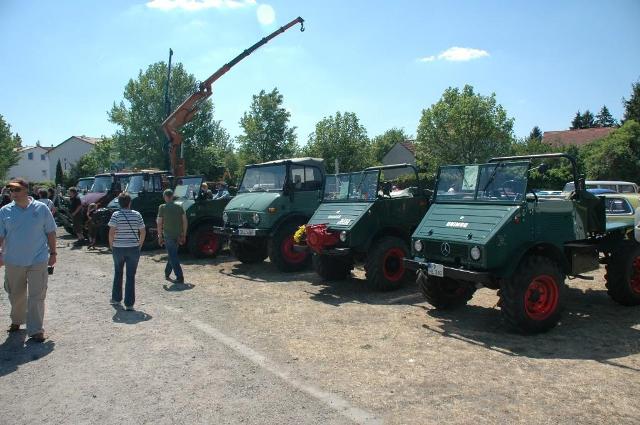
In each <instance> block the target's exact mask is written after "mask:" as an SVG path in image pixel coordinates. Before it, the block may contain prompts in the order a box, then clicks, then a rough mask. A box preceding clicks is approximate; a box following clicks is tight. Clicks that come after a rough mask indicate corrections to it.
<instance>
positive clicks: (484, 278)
mask: <svg viewBox="0 0 640 425" xmlns="http://www.w3.org/2000/svg"><path fill="white" fill-rule="evenodd" d="M434 265H437V266H440V264H436V263H430V262H428V261H426V260H412V259H409V258H405V259H404V266H405V267H406V268H407V269H409V270H414V271H418V270H422V271H424V272H426V273H427V274H429V275H433V272H431V271H430V270H433V267H432V266H434ZM442 275H443V276H442V277H448V278H451V279H456V280H464V281H466V282H474V283H481V284H483V285H486V284H491V283H493V281H494V279H493V275H492V274H491V273H488V272H476V271H473V270H466V269H461V268H458V267H448V266H444V265H442Z"/></svg>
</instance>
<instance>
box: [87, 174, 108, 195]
mask: <svg viewBox="0 0 640 425" xmlns="http://www.w3.org/2000/svg"><path fill="white" fill-rule="evenodd" d="M109 189H111V176H100V177H96V178H95V179H94V180H93V185H92V186H91V190H90V191H89V192H92V193H107V192H108V191H109Z"/></svg>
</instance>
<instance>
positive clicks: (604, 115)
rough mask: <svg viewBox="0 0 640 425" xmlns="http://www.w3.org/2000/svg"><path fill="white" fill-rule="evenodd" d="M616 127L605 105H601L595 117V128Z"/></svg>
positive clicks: (614, 120) (616, 123)
mask: <svg viewBox="0 0 640 425" xmlns="http://www.w3.org/2000/svg"><path fill="white" fill-rule="evenodd" d="M617 125H618V122H617V121H616V119H615V118H613V116H612V115H611V112H609V108H607V106H606V105H602V108H600V112H598V115H596V121H595V126H596V127H615V126H617Z"/></svg>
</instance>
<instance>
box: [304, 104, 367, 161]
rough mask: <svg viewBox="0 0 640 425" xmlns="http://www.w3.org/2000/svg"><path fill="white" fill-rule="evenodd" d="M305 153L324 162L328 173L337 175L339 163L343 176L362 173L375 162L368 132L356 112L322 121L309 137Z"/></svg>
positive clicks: (339, 114)
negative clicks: (347, 173)
mask: <svg viewBox="0 0 640 425" xmlns="http://www.w3.org/2000/svg"><path fill="white" fill-rule="evenodd" d="M305 153H306V154H307V155H309V156H314V157H318V158H324V159H325V161H326V165H327V170H329V172H335V160H336V159H337V160H338V162H339V167H340V172H349V171H359V170H362V169H363V168H366V167H368V166H370V165H372V162H373V158H372V155H371V142H370V141H369V138H368V137H367V130H366V129H365V128H364V126H362V125H361V124H360V120H359V119H358V116H357V115H356V114H355V113H353V112H345V113H344V114H343V113H340V112H336V114H335V115H334V116H329V117H325V118H323V119H322V120H320V121H319V122H318V123H317V124H316V129H315V131H314V132H313V133H311V134H310V135H309V141H308V143H307V146H306V147H305Z"/></svg>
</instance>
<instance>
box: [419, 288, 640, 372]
mask: <svg viewBox="0 0 640 425" xmlns="http://www.w3.org/2000/svg"><path fill="white" fill-rule="evenodd" d="M566 300H567V302H566V307H565V310H564V313H563V316H562V321H561V323H560V324H559V325H558V326H557V327H556V328H554V329H552V330H551V331H549V332H547V333H543V334H539V335H529V336H525V335H520V334H518V333H515V332H513V331H510V330H509V329H508V328H507V327H506V325H505V324H504V323H503V322H502V320H501V317H500V310H499V309H498V308H485V307H480V306H477V305H468V306H466V307H462V308H460V309H457V310H455V311H439V310H435V309H431V310H428V312H427V314H428V315H429V316H431V317H434V318H435V319H437V321H438V322H439V324H438V325H436V326H430V325H428V324H423V325H422V326H423V328H425V329H428V330H429V331H433V332H437V333H439V334H441V335H442V336H446V337H449V338H454V339H458V340H460V341H464V342H467V343H469V344H473V345H477V346H480V347H483V348H486V349H488V350H493V351H497V352H500V353H503V354H506V355H510V356H524V357H531V358H541V359H582V360H594V361H598V362H601V363H606V364H610V365H613V366H618V367H622V368H625V369H631V370H636V371H640V370H638V369H636V368H633V367H630V366H626V365H623V364H620V363H616V362H612V361H611V360H612V359H617V358H622V357H626V356H629V355H633V354H638V353H640V330H638V329H634V326H635V327H637V326H638V324H640V309H639V308H634V307H624V306H621V305H618V304H616V303H615V302H613V301H612V300H611V299H610V298H609V296H608V295H607V292H606V291H604V290H597V291H594V290H588V291H586V292H583V291H581V290H579V289H575V288H568V290H567V291H566Z"/></svg>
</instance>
